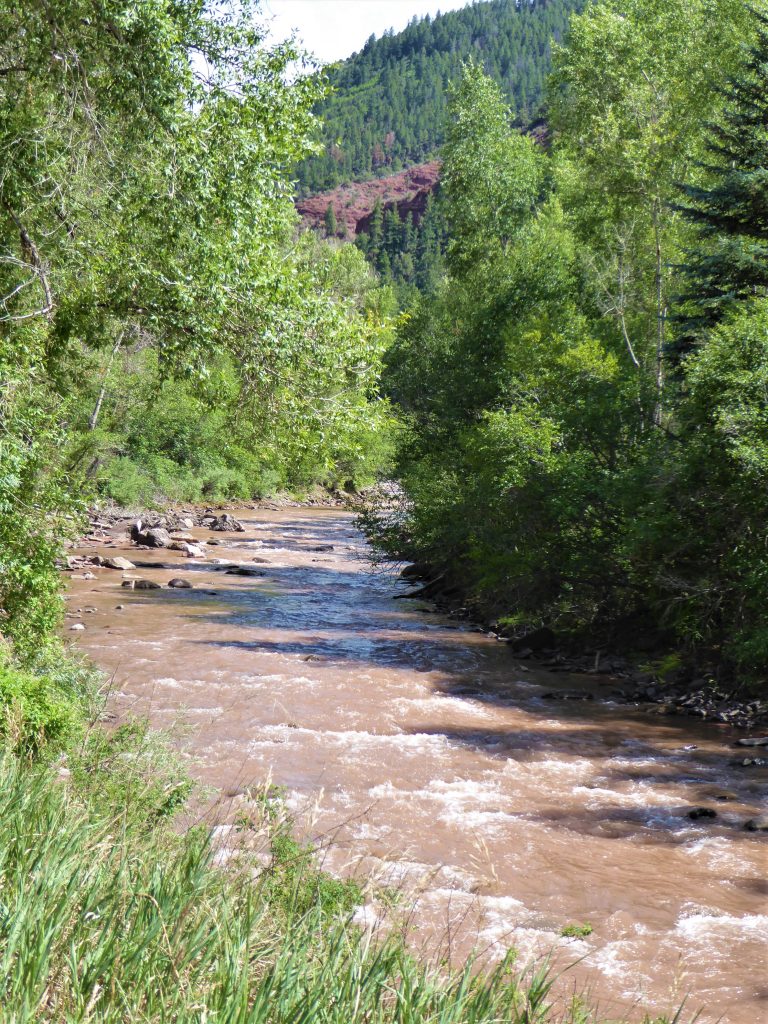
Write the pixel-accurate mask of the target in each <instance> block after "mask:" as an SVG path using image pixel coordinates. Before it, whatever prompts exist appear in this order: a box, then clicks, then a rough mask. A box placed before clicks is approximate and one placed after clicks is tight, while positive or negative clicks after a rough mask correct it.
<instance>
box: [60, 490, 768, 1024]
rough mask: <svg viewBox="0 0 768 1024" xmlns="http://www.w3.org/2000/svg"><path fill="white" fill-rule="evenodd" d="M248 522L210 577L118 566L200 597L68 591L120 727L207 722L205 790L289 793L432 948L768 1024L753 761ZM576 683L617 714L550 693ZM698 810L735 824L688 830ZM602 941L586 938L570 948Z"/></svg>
mask: <svg viewBox="0 0 768 1024" xmlns="http://www.w3.org/2000/svg"><path fill="white" fill-rule="evenodd" d="M243 521H244V522H245V523H246V525H247V530H246V532H245V533H241V534H211V533H210V532H209V531H208V530H195V531H193V532H194V534H195V536H197V537H200V538H203V539H205V540H207V539H210V538H212V537H216V538H218V539H220V540H221V541H222V542H223V543H222V545H221V546H218V547H208V548H206V552H207V557H206V558H205V559H189V558H184V557H182V556H181V555H180V554H178V553H176V552H169V551H147V550H142V551H140V550H137V549H135V548H133V547H132V546H131V545H130V544H129V542H128V540H127V538H126V537H125V536H122V537H117V538H116V539H115V541H114V542H112V544H111V545H110V546H109V547H108V553H110V554H118V553H119V554H122V555H124V556H126V557H128V558H130V559H131V560H132V561H134V563H136V564H137V571H136V572H130V573H127V574H126V575H127V576H141V577H142V578H144V579H148V580H154V581H156V582H158V583H162V584H167V582H168V581H169V580H170V579H171V578H172V577H174V576H177V577H178V576H183V577H184V578H186V579H188V580H189V581H190V582H191V583H192V584H193V587H194V589H192V590H169V589H167V588H165V587H164V588H163V589H162V590H151V591H143V590H133V591H130V590H125V589H123V588H122V586H121V579H122V577H121V573H120V572H119V571H114V570H109V569H96V570H94V572H95V573H96V575H97V579H96V580H85V579H73V580H72V583H71V586H70V594H69V604H70V609H71V612H72V614H73V615H75V616H77V615H78V614H79V613H78V612H77V609H82V611H83V614H82V620H81V621H82V622H83V623H84V624H85V626H86V629H85V631H83V632H80V633H78V634H77V640H76V642H77V644H78V646H80V647H82V648H83V649H85V650H86V651H88V653H89V654H90V655H91V656H92V657H93V659H94V660H95V661H96V662H97V663H98V664H99V665H100V666H102V667H103V668H104V669H106V670H107V671H108V672H110V673H111V674H112V675H113V677H114V682H113V693H112V697H111V703H112V710H113V711H115V712H116V713H117V714H118V715H124V714H127V713H129V712H131V713H141V714H148V715H149V716H150V718H151V720H152V722H153V723H155V724H156V725H158V726H168V725H171V724H172V723H178V722H181V723H182V724H183V725H184V726H185V727H188V728H187V730H186V736H185V739H184V740H183V741H180V742H183V744H184V745H185V746H186V747H187V748H188V749H189V751H190V753H191V754H192V756H193V758H194V760H193V771H194V773H195V774H196V775H197V777H198V778H200V779H201V780H203V781H204V782H205V783H208V784H210V785H212V786H214V787H216V788H217V789H218V790H220V791H221V792H223V793H226V792H227V791H232V790H233V789H234V788H236V787H237V786H238V785H243V784H244V783H248V782H251V781H254V780H257V781H260V780H264V779H266V778H268V777H269V778H271V780H272V781H273V782H274V783H277V784H279V785H281V786H283V787H285V789H286V791H287V794H288V802H289V805H290V806H291V807H292V809H293V810H294V812H295V813H296V815H297V821H298V822H299V824H300V826H301V827H303V828H304V829H306V830H307V831H309V832H310V833H311V834H312V835H313V837H314V838H315V839H318V840H319V841H320V842H321V843H322V844H323V846H324V848H325V849H326V854H325V857H326V866H328V867H330V868H331V869H333V870H336V871H347V872H348V871H351V870H360V871H365V872H366V873H370V872H373V874H374V875H375V876H376V878H377V879H378V880H379V882H380V883H381V884H384V885H388V886H400V887H402V888H403V891H404V893H405V895H404V897H403V899H402V900H401V907H402V904H403V901H407V906H408V907H409V908H410V907H413V914H412V921H413V923H414V930H413V936H414V938H415V939H416V940H417V941H420V942H422V943H423V945H424V948H425V949H426V950H430V949H432V950H434V949H435V948H436V944H438V945H440V948H441V950H442V952H443V953H448V954H450V955H451V956H452V957H453V958H454V959H461V958H462V957H463V956H465V955H466V953H467V951H468V949H469V948H470V947H472V946H475V947H476V948H478V949H481V950H484V951H487V953H489V954H490V955H498V956H500V955H502V953H503V951H504V950H505V949H507V948H508V947H509V946H513V947H515V948H516V949H517V950H518V951H519V962H520V963H521V964H524V963H528V962H534V961H536V960H537V958H541V957H544V956H551V957H552V958H553V959H554V961H555V963H556V964H557V965H558V967H560V968H564V967H566V966H567V965H570V964H574V963H576V962H577V961H578V963H577V966H576V967H574V968H572V969H571V970H570V971H568V972H567V973H566V974H565V975H564V978H563V981H562V984H563V985H568V986H570V987H571V989H575V990H582V989H584V988H586V989H587V991H588V993H589V997H590V998H591V1000H592V1001H593V1002H595V1001H596V1002H598V1004H599V1006H600V1007H601V1008H602V1009H603V1010H604V1012H605V1014H606V1015H607V1016H608V1015H611V1016H619V1015H623V1016H626V1017H627V1019H630V1020H640V1019H642V1010H643V1009H649V1010H652V1011H653V1012H655V1013H661V1012H669V1011H670V1010H674V1009H675V1008H676V1007H677V1006H679V1005H680V1003H681V1002H682V1000H683V999H684V998H685V997H686V996H687V1001H686V1004H685V1012H684V1015H683V1018H682V1019H683V1020H689V1019H691V1018H692V1016H693V1014H694V1012H695V1011H696V1010H698V1009H699V1008H703V1010H702V1015H701V1017H700V1018H699V1022H700V1024H714V1022H715V1021H718V1020H721V1021H724V1022H726V1024H758V1022H760V1021H765V1020H766V1019H767V1018H768V1012H767V1011H768V976H766V973H765V961H766V957H765V954H766V951H767V950H768V902H767V901H768V883H766V880H765V873H766V872H765V869H766V866H767V862H768V845H766V842H765V839H764V837H762V836H760V835H757V834H752V833H749V832H745V831H744V829H743V824H744V822H745V820H747V819H748V818H750V817H754V816H755V815H756V814H758V813H760V812H761V811H763V812H764V811H765V803H764V797H765V789H764V786H765V782H766V778H768V772H767V771H766V769H764V768H755V767H749V768H744V767H740V766H734V764H733V761H734V758H736V757H737V756H738V752H737V751H736V750H735V749H734V748H733V747H732V744H733V742H734V741H735V739H736V738H737V735H738V734H735V733H733V732H732V731H731V730H730V729H729V728H728V727H726V726H713V725H703V724H699V723H697V722H694V721H693V720H691V719H685V718H669V717H661V716H659V715H652V714H650V713H648V712H647V711H646V712H644V711H642V710H640V709H636V708H632V707H628V706H626V705H617V704H614V703H611V702H610V700H608V699H605V695H606V694H608V693H609V692H610V690H611V689H612V688H613V686H614V685H615V684H613V683H611V682H610V681H609V680H606V679H598V678H595V677H579V676H570V677H569V676H567V675H561V674H558V675H554V674H551V673H547V672H545V671H542V670H536V669H535V668H533V667H531V666H530V665H528V664H523V663H519V662H516V661H515V660H514V657H513V656H512V655H511V653H510V652H509V650H508V648H506V646H504V645H502V644H499V643H496V642H495V641H494V640H493V639H492V638H489V637H487V636H485V635H483V634H481V633H478V632H474V631H473V630H472V628H471V627H470V626H466V625H457V624H456V623H455V622H453V621H451V620H450V619H448V618H446V617H445V616H443V615H442V614H439V613H437V612H435V611H434V610H433V609H431V608H429V607H428V606H426V605H424V604H422V603H420V602H418V601H409V600H400V599H396V597H397V595H398V594H402V593H404V592H406V591H407V589H408V588H407V586H406V585H404V584H403V583H401V582H399V581H398V580H397V576H396V573H395V571H394V570H393V571H392V572H376V573H374V572H372V571H371V567H370V564H369V562H368V559H367V552H366V546H365V543H364V541H363V539H362V538H361V536H360V534H359V533H358V532H357V531H356V529H355V527H354V522H353V519H352V517H351V516H350V515H349V514H347V513H345V512H341V511H338V510H331V511H329V510H311V509H287V510H280V511H266V510H258V511H253V512H248V513H247V514H246V516H245V517H243ZM87 550H88V551H89V552H90V553H93V551H94V550H95V551H100V552H102V553H103V552H104V551H105V545H104V544H95V545H92V546H90V547H88V548H87ZM214 559H224V560H230V561H231V562H234V563H237V564H238V565H246V566H249V567H251V568H254V569H257V570H259V571H260V572H261V573H262V574H261V575H259V576H253V577H251V576H248V577H245V576H234V575H226V574H225V570H226V568H227V566H225V565H224V566H222V565H221V564H219V565H216V564H213V560H214ZM158 561H162V562H163V563H164V565H165V566H167V568H145V567H143V566H142V565H141V563H142V562H158ZM76 575H77V574H76ZM118 605H123V608H122V609H121V610H118V609H117V606H118ZM86 608H92V609H95V610H94V611H92V612H90V613H85V609H86ZM68 621H69V622H70V623H71V622H72V621H73V619H69V620H68ZM78 621H80V620H78ZM68 636H73V637H74V636H75V634H74V633H69V634H68ZM574 688H577V689H578V688H580V689H584V690H586V691H589V692H591V693H593V694H594V695H596V697H597V699H596V700H593V701H589V702H581V701H572V700H568V701H566V700H557V699H555V700H553V699H551V698H548V699H545V698H544V697H543V694H545V693H551V692H552V691H553V690H558V689H568V690H570V691H572V690H573V689H574ZM747 753H751V752H750V751H747ZM758 753H759V751H758ZM742 756H743V752H742ZM698 806H706V807H711V808H713V809H715V810H716V812H717V818H715V819H701V820H696V821H693V820H691V819H689V817H688V811H689V810H690V809H691V808H692V807H698ZM380 910H381V908H380V907H379V906H378V905H377V903H376V902H375V900H374V901H373V902H371V903H370V904H369V905H367V906H366V907H365V908H364V909H363V910H362V911H361V912H360V913H359V915H358V917H359V919H360V921H361V923H362V924H363V925H364V926H373V925H374V924H375V921H376V917H377V915H378V914H379V912H380ZM584 922H590V923H591V925H592V926H593V932H592V934H590V935H589V936H587V937H584V938H564V937H562V936H561V931H562V929H563V927H564V926H566V925H569V924H582V923H584Z"/></svg>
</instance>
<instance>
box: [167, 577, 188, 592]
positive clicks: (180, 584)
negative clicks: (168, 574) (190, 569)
mask: <svg viewBox="0 0 768 1024" xmlns="http://www.w3.org/2000/svg"><path fill="white" fill-rule="evenodd" d="M168 586H169V587H172V588H173V589H174V590H191V589H192V584H191V583H190V582H189V580H182V579H178V578H177V579H173V580H171V581H170V583H169V584H168Z"/></svg>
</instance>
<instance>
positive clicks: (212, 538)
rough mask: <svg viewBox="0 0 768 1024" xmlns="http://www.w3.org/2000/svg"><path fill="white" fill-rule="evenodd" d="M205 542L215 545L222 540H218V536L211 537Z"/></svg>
mask: <svg viewBox="0 0 768 1024" xmlns="http://www.w3.org/2000/svg"><path fill="white" fill-rule="evenodd" d="M205 543H206V544H210V546H211V547H217V546H218V545H219V544H223V543H224V541H223V540H219V539H218V537H211V539H210V540H207V541H206V542H205Z"/></svg>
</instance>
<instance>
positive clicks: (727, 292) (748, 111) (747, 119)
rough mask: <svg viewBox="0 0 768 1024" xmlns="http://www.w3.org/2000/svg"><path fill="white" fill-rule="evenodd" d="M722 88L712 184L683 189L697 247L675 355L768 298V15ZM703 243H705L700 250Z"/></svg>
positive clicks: (713, 129) (708, 169)
mask: <svg viewBox="0 0 768 1024" xmlns="http://www.w3.org/2000/svg"><path fill="white" fill-rule="evenodd" d="M755 17H756V18H757V19H758V33H757V42H756V44H755V45H754V46H752V47H751V48H750V50H749V53H748V55H747V57H746V59H745V61H744V67H743V70H742V73H741V74H740V75H739V76H738V77H736V78H733V79H731V80H730V81H729V82H728V84H727V85H726V86H725V88H724V100H725V103H726V110H725V112H724V115H723V117H722V119H721V120H720V121H718V122H717V123H715V124H711V125H710V126H709V127H708V131H707V140H706V151H707V157H708V163H707V164H704V165H703V167H702V170H703V171H704V172H705V173H706V174H707V178H708V181H707V182H706V184H701V185H692V184H687V185H684V186H683V193H684V196H685V198H686V199H687V205H685V206H683V208H682V212H683V214H684V215H685V216H686V218H687V219H688V220H690V221H691V222H692V223H693V224H695V225H696V227H697V230H698V235H699V238H700V243H699V246H698V247H697V248H696V249H694V250H693V251H691V252H690V253H689V261H688V265H687V266H686V268H685V269H686V278H687V281H686V292H687V296H686V297H687V303H686V308H685V313H684V314H682V316H681V319H683V320H684V326H683V327H682V328H681V330H680V332H679V336H678V338H677V341H676V345H675V349H676V351H677V352H680V351H684V350H685V349H687V348H690V347H691V345H692V344H694V342H695V341H696V340H697V338H698V339H700V338H701V337H702V335H703V334H705V333H706V330H707V328H709V327H711V326H712V325H714V324H715V323H717V322H718V321H719V320H721V319H722V317H723V316H724V315H725V314H727V313H728V311H729V310H731V309H734V308H736V307H738V305H739V303H740V302H742V301H743V300H744V299H745V298H749V297H751V296H754V295H765V294H766V293H768V157H767V156H766V134H767V133H768V16H765V15H762V16H761V15H760V13H759V11H756V12H755ZM701 242H705V243H706V244H704V245H702V244H701Z"/></svg>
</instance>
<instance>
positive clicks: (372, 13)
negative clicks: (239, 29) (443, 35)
mask: <svg viewBox="0 0 768 1024" xmlns="http://www.w3.org/2000/svg"><path fill="white" fill-rule="evenodd" d="M470 3H471V0H441V2H439V3H435V2H433V0H263V3H262V17H263V21H264V22H265V24H268V26H269V28H270V42H280V41H281V40H283V39H287V38H288V37H289V36H290V35H291V34H292V33H293V32H294V31H295V32H296V35H297V37H298V40H299V42H300V43H301V44H302V45H303V46H304V48H305V49H306V50H308V51H309V52H310V53H311V54H313V55H314V56H315V57H317V58H318V60H320V61H321V62H322V63H329V62H331V61H336V60H343V59H344V58H345V57H349V56H350V54H352V53H356V52H357V51H358V50H360V49H362V47H363V46H364V45H365V42H366V40H367V39H368V38H369V37H370V36H371V35H376V36H381V35H383V34H384V32H386V31H387V29H390V28H391V29H394V30H395V32H400V31H401V30H402V29H404V28H405V27H406V25H407V24H408V22H409V21H410V20H411V18H413V17H414V16H415V17H417V18H423V17H425V16H426V15H427V14H429V15H431V16H432V17H434V15H436V14H437V13H438V12H441V13H443V14H445V12H446V11H454V10H457V9H458V8H459V7H468V6H469V4H470Z"/></svg>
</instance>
